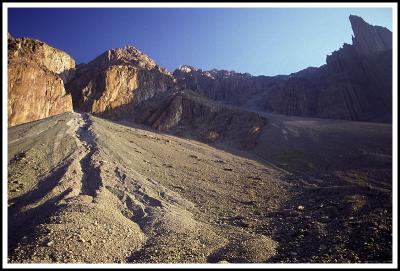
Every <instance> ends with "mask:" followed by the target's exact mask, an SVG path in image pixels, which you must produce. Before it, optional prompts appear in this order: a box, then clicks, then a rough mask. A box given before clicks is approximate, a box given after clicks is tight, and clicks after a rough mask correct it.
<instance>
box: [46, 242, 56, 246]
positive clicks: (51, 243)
mask: <svg viewBox="0 0 400 271" xmlns="http://www.w3.org/2000/svg"><path fill="white" fill-rule="evenodd" d="M46 245H47V246H48V247H51V246H52V245H54V242H53V241H50V242H48V243H47V244H46Z"/></svg>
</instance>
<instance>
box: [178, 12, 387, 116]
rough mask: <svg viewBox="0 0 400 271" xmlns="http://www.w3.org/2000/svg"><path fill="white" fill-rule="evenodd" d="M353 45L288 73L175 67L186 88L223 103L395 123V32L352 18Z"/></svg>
mask: <svg viewBox="0 0 400 271" xmlns="http://www.w3.org/2000/svg"><path fill="white" fill-rule="evenodd" d="M349 19H350V22H351V26H352V29H353V32H354V37H353V44H352V45H350V44H344V45H343V47H342V48H341V49H339V50H338V51H335V52H333V53H332V54H331V55H329V56H327V58H326V62H327V64H325V65H323V66H321V67H319V68H312V67H310V68H307V69H305V70H302V71H300V72H297V73H293V74H290V75H288V76H273V77H268V76H251V75H249V74H240V73H235V72H232V71H223V70H222V71H218V70H211V71H202V70H200V69H196V68H193V67H190V66H187V65H183V66H181V67H180V68H179V69H177V70H176V71H175V72H174V75H175V76H176V78H177V79H178V82H179V83H180V85H181V86H182V87H183V88H185V87H186V88H190V89H191V90H193V91H196V92H199V93H201V94H203V95H205V96H207V97H208V98H211V99H213V100H217V101H220V102H223V103H227V104H231V105H236V106H241V107H245V108H250V109H254V110H259V111H269V112H275V113H281V114H285V115H292V116H309V117H319V118H330V119H346V120H358V121H376V122H391V117H392V115H391V112H392V110H391V106H392V102H391V101H392V60H391V59H392V33H391V32H390V31H389V30H388V29H386V28H384V27H380V26H371V25H369V24H368V23H366V22H365V21H364V20H363V19H362V18H360V17H357V16H353V15H351V16H350V17H349Z"/></svg>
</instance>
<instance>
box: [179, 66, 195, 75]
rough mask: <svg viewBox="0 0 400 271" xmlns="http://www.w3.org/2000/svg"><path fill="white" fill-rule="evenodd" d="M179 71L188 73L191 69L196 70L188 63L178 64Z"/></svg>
mask: <svg viewBox="0 0 400 271" xmlns="http://www.w3.org/2000/svg"><path fill="white" fill-rule="evenodd" d="M178 70H179V71H181V72H184V73H189V72H193V71H197V69H196V68H194V67H192V66H189V65H180V66H179V68H178Z"/></svg>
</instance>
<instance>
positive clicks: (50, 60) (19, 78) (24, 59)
mask: <svg viewBox="0 0 400 271" xmlns="http://www.w3.org/2000/svg"><path fill="white" fill-rule="evenodd" d="M74 69H75V61H74V60H73V59H72V58H71V57H70V56H68V55H67V54H66V53H64V52H62V51H60V50H58V49H55V48H52V47H50V46H48V45H46V44H45V43H43V42H41V41H38V40H33V39H29V38H18V39H15V38H13V37H12V36H11V35H8V125H9V126H14V125H17V124H21V123H25V122H30V121H34V120H37V119H42V118H46V117H49V116H53V115H57V114H60V113H63V112H70V111H72V110H73V106H72V99H71V95H69V94H67V93H66V91H65V88H64V83H65V82H67V81H68V80H70V78H71V77H72V76H73V72H74Z"/></svg>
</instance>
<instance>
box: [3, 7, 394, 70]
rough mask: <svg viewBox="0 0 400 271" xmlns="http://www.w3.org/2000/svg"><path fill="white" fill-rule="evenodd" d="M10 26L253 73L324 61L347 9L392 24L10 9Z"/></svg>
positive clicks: (75, 48) (164, 60) (374, 13)
mask: <svg viewBox="0 0 400 271" xmlns="http://www.w3.org/2000/svg"><path fill="white" fill-rule="evenodd" d="M8 12H9V13H8V29H9V32H10V33H11V34H12V35H13V36H15V37H32V38H36V39H40V40H42V41H44V42H46V43H48V44H49V45H51V46H53V47H56V48H59V49H61V50H63V51H65V52H67V53H68V54H70V55H71V56H72V57H73V58H74V59H75V60H76V62H77V63H81V62H88V61H90V60H92V59H93V58H95V57H96V56H97V55H99V54H101V53H103V52H104V51H106V50H108V49H111V48H118V47H123V46H125V45H132V46H135V47H136V48H138V49H139V50H141V51H142V52H144V53H146V54H147V55H149V56H150V57H151V58H153V59H154V60H155V61H156V62H157V63H158V64H159V65H161V66H163V67H166V68H167V69H168V70H170V71H173V70H174V69H176V68H177V67H178V66H179V65H181V64H188V65H192V66H195V67H198V68H201V69H203V70H207V69H212V68H218V69H227V70H235V71H238V72H249V73H251V74H253V75H277V74H290V73H292V72H296V71H299V70H301V69H304V68H306V67H309V66H321V65H323V64H325V59H326V55H328V54H329V53H331V52H332V51H334V50H337V49H339V48H340V47H341V46H342V45H343V43H344V42H347V43H351V34H352V30H351V26H350V22H349V20H348V16H349V15H350V14H354V15H358V16H361V17H363V18H364V20H365V21H367V22H368V23H370V24H372V25H381V26H384V27H387V28H389V29H390V30H392V11H391V9H389V8H356V9H349V8H246V9H244V8H218V9H211V8H208V9H204V8H202V9H199V8H196V9H195V8H192V9H188V8H164V9H161V8H159V9H154V8H153V9H144V8H121V9H117V8H103V9H93V8H11V9H9V10H8Z"/></svg>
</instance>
